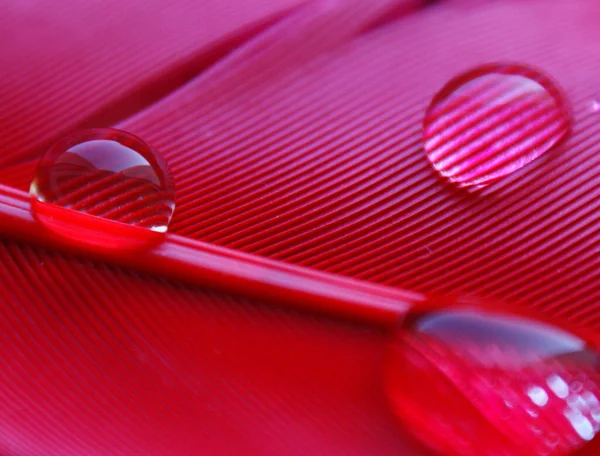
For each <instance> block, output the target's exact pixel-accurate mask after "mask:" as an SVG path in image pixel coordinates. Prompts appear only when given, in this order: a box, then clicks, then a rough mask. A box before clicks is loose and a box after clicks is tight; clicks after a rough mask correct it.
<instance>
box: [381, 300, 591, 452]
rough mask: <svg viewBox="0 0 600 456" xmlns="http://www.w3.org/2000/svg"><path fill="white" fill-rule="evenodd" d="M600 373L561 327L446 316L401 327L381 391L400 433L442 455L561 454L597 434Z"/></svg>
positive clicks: (467, 312)
mask: <svg viewBox="0 0 600 456" xmlns="http://www.w3.org/2000/svg"><path fill="white" fill-rule="evenodd" d="M599 369H600V356H599V355H598V352H597V351H596V350H595V349H592V348H591V347H590V346H589V345H587V343H586V342H585V341H584V340H583V339H582V338H579V337H578V336H576V335H573V334H571V333H569V332H566V331H565V330H563V329H559V328H557V327H555V326H553V325H550V324H546V323H542V322H538V321H535V320H531V319H528V318H524V317H520V316H507V315H503V314H498V313H494V312H488V311H482V310H475V309H469V308H463V309H461V308H457V309H450V308H449V309H446V310H436V311H431V312H428V313H422V314H414V315H411V316H409V317H408V318H407V319H406V320H405V321H404V322H403V324H402V325H401V326H400V327H399V329H398V331H397V332H396V334H395V337H394V340H393V343H392V346H391V350H390V354H389V358H388V359H387V361H386V366H385V373H384V382H385V385H384V386H385V390H386V393H387V394H388V397H389V400H390V403H391V405H392V409H393V411H394V412H395V414H396V415H397V417H398V418H399V419H400V421H401V423H402V425H403V427H404V428H405V429H407V430H408V431H410V432H411V433H412V434H414V435H415V436H416V437H417V438H419V439H420V440H421V441H422V442H423V443H424V444H425V445H427V446H429V447H430V448H431V449H433V450H435V451H437V452H439V453H440V454H443V455H455V456H462V455H465V456H466V455H478V456H531V455H542V454H543V455H547V456H564V455H571V454H573V453H574V452H576V451H579V450H581V449H582V448H588V445H589V441H590V440H591V439H592V438H594V436H595V435H596V432H597V431H598V430H599V429H600V426H598V424H600V423H599V422H598V419H599V416H598V414H597V410H598V407H597V404H598V398H600V370H599ZM579 378H586V379H587V381H586V382H583V383H582V382H579V381H578V380H577V379H579ZM574 383H577V388H576V391H574V390H572V385H573V384H574ZM492 384H494V385H495V386H494V387H491V386H490V385H492ZM457 442H458V443H457ZM594 444H596V442H594ZM596 450H597V449H596ZM578 454H579V453H578ZM584 454H585V453H584Z"/></svg>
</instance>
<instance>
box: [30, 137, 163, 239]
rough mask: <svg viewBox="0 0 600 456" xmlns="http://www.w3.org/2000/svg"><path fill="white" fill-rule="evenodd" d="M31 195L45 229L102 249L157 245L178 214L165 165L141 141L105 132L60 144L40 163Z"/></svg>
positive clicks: (34, 207) (65, 139)
mask: <svg viewBox="0 0 600 456" xmlns="http://www.w3.org/2000/svg"><path fill="white" fill-rule="evenodd" d="M30 193H31V195H32V196H33V197H34V200H33V205H32V207H33V211H34V215H35V216H36V218H37V219H38V220H39V221H40V222H41V223H43V224H44V225H45V226H46V227H47V228H49V229H51V230H52V231H53V232H54V233H56V234H59V235H61V236H63V237H66V238H68V239H70V240H72V241H75V242H77V243H83V244H85V245H88V246H97V247H102V248H107V247H108V248H124V247H136V246H139V245H145V244H147V243H148V242H151V241H152V240H156V238H157V235H158V233H164V232H165V231H166V230H167V227H168V225H169V221H170V220H171V216H172V215H173V210H174V208H175V196H174V190H173V183H172V181H171V178H170V174H169V172H168V169H167V167H166V164H165V163H164V162H163V161H162V159H161V158H160V157H159V156H158V155H157V154H156V152H154V151H153V150H152V149H151V148H150V147H149V146H148V145H147V144H145V143H144V142H143V141H142V140H141V139H139V138H137V137H136V136H134V135H132V134H130V133H127V132H124V131H120V130H115V129H108V128H105V129H93V130H84V131H79V132H76V133H74V134H72V135H70V136H68V137H66V138H64V139H63V140H61V141H59V142H58V143H57V144H55V145H54V146H53V147H52V148H51V149H50V150H49V151H48V152H47V153H46V154H45V155H44V156H43V158H42V159H41V161H40V163H39V164H38V167H37V170H36V174H35V176H34V179H33V181H32V183H31V187H30Z"/></svg>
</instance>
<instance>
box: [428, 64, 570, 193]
mask: <svg viewBox="0 0 600 456" xmlns="http://www.w3.org/2000/svg"><path fill="white" fill-rule="evenodd" d="M570 125H571V116H570V112H569V109H568V105H567V103H566V100H565V97H564V96H563V94H562V92H561V91H560V90H559V88H558V86H557V85H556V84H555V83H554V82H553V81H552V80H551V79H550V78H548V77H547V76H545V75H544V74H542V73H540V72H539V71H536V70H533V69H530V68H528V67H525V66H521V65H500V64H495V65H485V66H482V67H478V68H475V69H472V70H470V71H468V72H466V73H463V74H461V75H459V76H458V77H456V78H454V79H452V80H451V81H450V82H449V83H448V84H446V86H444V87H443V88H442V90H441V91H440V92H439V93H438V94H437V95H436V96H435V97H434V99H433V101H432V102H431V104H430V106H429V108H428V110H427V113H426V115H425V119H424V123H423V141H424V147H425V152H426V153H427V156H428V158H429V160H430V161H431V163H432V164H433V166H434V168H435V169H436V170H437V171H438V172H439V173H440V174H441V175H442V176H444V177H445V178H447V179H449V180H450V181H451V182H453V183H455V184H457V185H459V186H472V185H477V186H482V185H486V184H489V183H491V182H493V181H495V180H496V179H499V178H501V177H504V176H506V175H508V174H510V173H513V172H514V171H517V170H518V169H520V168H522V167H523V166H525V165H527V164H528V163H530V162H531V161H533V160H535V159H536V158H537V157H539V156H540V155H542V154H543V153H545V152H547V151H548V150H549V149H551V148H552V147H553V146H554V145H556V144H557V143H558V142H559V141H560V140H562V139H563V138H564V137H565V136H566V135H567V133H568V131H569V129H570Z"/></svg>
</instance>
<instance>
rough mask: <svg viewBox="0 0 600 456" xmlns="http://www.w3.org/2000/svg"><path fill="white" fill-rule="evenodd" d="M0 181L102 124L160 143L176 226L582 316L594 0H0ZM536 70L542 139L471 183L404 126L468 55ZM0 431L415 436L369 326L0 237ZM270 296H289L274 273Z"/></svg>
mask: <svg viewBox="0 0 600 456" xmlns="http://www.w3.org/2000/svg"><path fill="white" fill-rule="evenodd" d="M0 11H1V13H2V14H0V38H1V39H2V44H0V75H1V83H0V106H2V109H1V110H0V131H1V132H2V135H0V165H1V169H0V183H4V184H8V185H12V186H15V187H17V188H20V189H23V190H27V188H28V186H29V183H30V180H31V176H32V173H33V170H34V168H35V163H36V160H37V159H39V157H40V156H41V155H42V154H43V152H44V150H46V148H47V147H48V146H49V145H50V144H51V143H52V142H53V141H54V140H55V139H56V138H59V137H61V136H62V135H64V134H65V133H67V132H69V131H71V130H73V129H76V128H80V127H88V126H94V127H103V126H117V127H119V128H123V129H125V130H128V131H131V132H133V133H135V134H137V135H139V136H140V137H142V138H144V139H145V140H147V141H148V142H150V143H151V144H152V145H154V146H155V147H156V148H157V149H159V150H160V151H161V152H162V154H163V155H164V157H165V158H166V160H167V161H168V163H169V165H170V167H171V169H172V171H173V176H174V180H175V183H176V187H177V202H178V205H177V210H176V213H175V217H174V220H173V222H172V228H171V230H172V231H173V232H175V233H178V234H182V235H185V236H189V237H192V238H196V239H201V240H205V241H209V242H213V243H217V244H220V245H224V246H228V247H232V248H235V249H241V250H244V251H247V252H252V253H256V254H259V255H264V256H268V257H272V258H276V259H280V260H285V261H288V262H293V263H297V264H301V265H304V266H309V267H312V268H316V269H319V270H325V271H330V272H336V273H341V274H345V275H349V276H353V277H358V278H362V279H367V280H371V281H374V282H381V283H386V284H389V285H394V286H399V287H403V288H407V289H412V290H417V291H422V292H427V293H433V292H435V293H448V292H469V293H479V294H482V295H486V296H496V297H500V298H503V299H505V300H509V301H519V302H523V303H525V304H526V305H528V306H531V307H534V308H537V309H539V310H543V311H544V312H545V313H546V314H548V315H551V316H561V317H563V318H566V319H569V320H572V321H574V322H577V323H579V324H580V325H584V326H587V327H588V328H590V329H592V330H596V331H597V330H598V329H600V307H599V301H600V272H599V271H600V269H599V266H600V228H599V225H598V219H599V218H600V211H599V209H600V198H599V196H600V146H599V141H598V138H599V136H600V112H596V111H595V109H594V101H595V100H596V101H600V85H599V83H598V81H600V59H599V58H598V55H600V28H598V23H599V20H600V4H598V3H597V2H595V1H594V0H588V1H586V0H520V1H518V0H505V1H500V0H497V1H494V0H488V1H483V0H481V1H468V0H462V1H461V0H455V1H452V0H448V1H438V2H433V3H431V2H428V3H427V5H425V4H419V3H418V2H416V1H412V2H409V1H404V2H402V1H391V0H389V1H388V0H377V1H373V0H346V1H344V0H319V1H311V0H307V1H301V0H295V1H292V0H278V1H277V2H274V1H269V0H245V1H237V0H203V1H192V0H190V1H185V0H171V1H168V2H166V1H165V2H163V1H158V0H153V1H142V0H130V1H127V2H122V1H116V0H108V1H106V0H103V1H99V0H96V1H88V0H86V1H84V0H81V1H75V2H69V5H68V6H67V5H66V4H65V5H64V6H63V5H57V3H56V2H51V1H48V0H27V1H16V0H13V1H8V2H4V3H3V4H2V6H1V7H0ZM494 61H516V62H520V63H524V64H529V65H533V66H535V67H538V68H540V69H542V70H543V71H545V72H546V73H548V74H549V75H550V76H551V77H552V78H554V79H555V80H556V81H558V83H559V84H560V85H561V86H562V87H563V89H564V91H565V93H566V95H567V96H568V98H569V101H570V103H571V104H572V108H573V116H574V120H573V122H574V131H573V134H572V135H571V137H570V138H569V139H568V140H567V141H566V142H565V143H563V144H562V145H561V146H560V147H558V148H556V149H555V150H553V151H552V152H549V153H547V154H545V155H544V156H543V157H541V158H540V159H538V160H536V161H535V162H533V163H531V164H529V165H528V166H526V167H525V168H523V169H521V170H520V171H519V172H517V173H515V174H513V175H511V176H509V177H508V178H506V179H503V180H501V181H499V182H497V183H495V184H493V185H491V186H489V187H487V188H486V189H484V190H481V191H478V192H465V191H462V190H457V189H455V188H452V187H450V186H449V185H447V184H445V183H444V182H443V181H441V180H439V179H438V178H437V176H436V175H435V173H434V171H433V170H432V168H431V166H430V165H429V163H428V162H427V159H426V157H425V154H424V153H423V150H422V146H421V140H420V133H421V120H422V117H423V114H424V110H425V108H426V106H427V104H428V103H429V100H430V99H431V97H432V96H433V95H434V94H435V92H436V91H437V90H439V88H441V86H442V85H443V84H444V83H445V82H447V81H448V80H449V79H450V78H451V77H453V76H455V75H456V74H457V73H459V72H461V71H464V70H466V69H468V68H470V67H472V66H474V65H478V64H482V63H489V62H494ZM0 266H1V267H0V344H1V345H0V346H1V350H2V358H1V361H0V363H1V364H0V452H3V454H7V455H11V456H12V455H65V454H86V455H119V454H123V455H131V454H145V455H152V454H156V455H165V454H173V455H179V454H194V455H196V454H211V455H213V454H214V455H217V454H223V455H226V454H242V453H246V454H257V455H263V454H264V455H271V454H286V455H288V454H289V455H295V454H298V455H300V454H302V455H305V454H340V455H342V454H344V455H350V454H356V455H365V454H369V455H375V454H377V455H379V454H381V455H385V454H390V455H395V454H405V455H411V454H415V455H418V454H422V452H421V450H420V449H418V448H415V447H413V446H411V445H410V443H409V442H408V440H407V438H406V437H404V436H403V435H402V434H401V432H400V431H399V429H398V427H397V426H396V425H395V423H394V420H393V417H392V416H391V415H390V412H389V411H388V409H387V404H386V401H385V398H384V397H383V393H382V392H381V389H380V383H381V380H380V370H381V366H380V363H381V360H382V357H383V354H384V351H385V345H386V335H385V334H384V333H383V331H382V330H380V329H377V328H372V327H369V326H367V325H360V324H351V323H348V322H344V321H343V320H336V319H334V318H326V317H317V316H313V315H309V314H301V313H297V312H293V311H288V310H281V309H278V308H277V307H276V306H273V305H266V304H263V303H260V302H248V301H245V300H243V299H241V298H233V297H231V296H228V295H227V294H224V293H215V292H211V290H209V289H199V288H194V287H193V286H183V285H179V284H177V283H175V282H167V281H164V280H161V279H160V278H152V277H147V276H141V275H138V274H136V273H134V272H132V271H128V270H123V269H118V268H115V267H108V266H105V265H102V264H99V263H91V262H89V261H86V260H85V259H83V258H81V257H78V258H72V257H68V256H64V255H61V254H59V253H55V252H52V251H46V250H41V249H38V248H35V247H30V246H27V245H24V244H23V243H17V242H15V241H11V240H10V239H8V238H6V239H2V241H1V243H0ZM281 299H282V301H285V296H282V297H281Z"/></svg>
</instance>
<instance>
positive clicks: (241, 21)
mask: <svg viewBox="0 0 600 456" xmlns="http://www.w3.org/2000/svg"><path fill="white" fill-rule="evenodd" d="M299 3H300V1H295V0H277V1H273V0H249V1H246V2H236V1H224V0H203V1H202V2H198V1H195V0H175V1H170V2H162V1H151V2H148V1H145V0H129V1H125V2H123V1H119V0H76V1H74V2H70V3H69V7H68V8H57V7H56V5H55V4H53V3H52V2H47V1H42V2H35V1H26V2H22V1H19V0H10V1H4V2H2V5H0V30H2V39H3V41H4V44H3V45H2V46H0V75H1V80H2V83H1V84H0V106H2V113H1V114H0V126H1V127H2V132H3V138H2V143H1V144H0V148H1V149H0V150H1V152H2V153H1V154H0V165H3V166H6V165H7V164H15V163H19V162H21V161H23V160H24V159H27V158H32V157H36V156H39V155H40V154H41V153H42V152H43V151H44V149H45V148H46V147H48V145H49V144H50V143H51V142H52V141H55V140H57V139H58V138H60V137H61V136H62V135H63V134H64V133H65V132H68V131H70V130H72V129H74V128H77V127H79V126H80V125H85V124H87V123H90V122H91V123H92V124H93V126H101V127H103V126H109V125H106V124H105V123H106V122H107V121H111V120H112V121H114V119H115V118H117V119H121V118H122V116H123V115H125V114H126V113H130V112H134V111H135V110H137V109H140V108H141V107H143V106H144V105H146V104H148V103H150V102H152V101H153V100H154V99H155V97H156V95H157V94H159V93H165V92H167V91H168V90H170V89H171V88H172V86H173V85H174V84H175V85H176V84H181V83H182V82H183V81H185V80H186V79H189V78H190V77H192V76H193V75H194V74H196V73H197V72H199V71H200V70H201V69H202V68H203V67H204V66H206V65H207V64H208V63H210V62H211V61H213V60H214V59H215V58H216V57H218V56H219V55H222V54H224V53H226V52H228V51H229V50H230V49H231V47H232V44H233V43H235V42H236V41H239V39H240V37H242V36H248V34H250V33H254V32H255V29H256V27H257V25H259V24H260V23H264V22H265V21H270V20H273V18H274V17H276V16H278V15H280V14H282V13H283V12H284V11H287V10H288V9H289V8H291V7H293V6H296V5H297V4H299ZM116 111H118V112H116Z"/></svg>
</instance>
